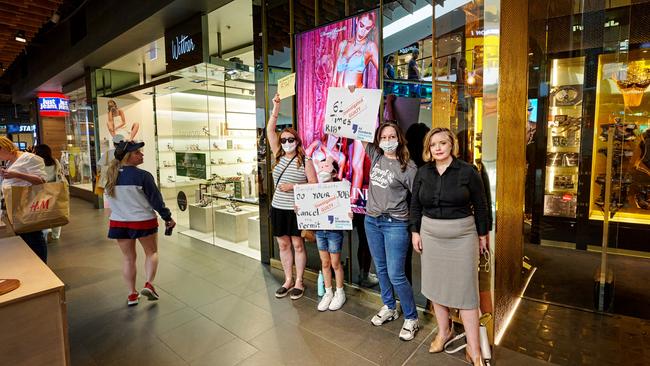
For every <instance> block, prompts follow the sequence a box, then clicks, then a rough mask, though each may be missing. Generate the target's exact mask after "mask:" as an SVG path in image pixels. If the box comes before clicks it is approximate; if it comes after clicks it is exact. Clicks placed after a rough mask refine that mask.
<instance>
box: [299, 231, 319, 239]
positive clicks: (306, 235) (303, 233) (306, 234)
mask: <svg viewBox="0 0 650 366" xmlns="http://www.w3.org/2000/svg"><path fill="white" fill-rule="evenodd" d="M300 237H301V238H303V239H305V240H306V241H311V242H315V241H316V235H315V234H314V231H313V230H302V231H300Z"/></svg>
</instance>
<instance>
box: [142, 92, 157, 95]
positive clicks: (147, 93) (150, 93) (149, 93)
mask: <svg viewBox="0 0 650 366" xmlns="http://www.w3.org/2000/svg"><path fill="white" fill-rule="evenodd" d="M144 93H145V94H146V95H154V94H156V93H154V92H144Z"/></svg>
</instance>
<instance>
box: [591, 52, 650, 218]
mask: <svg viewBox="0 0 650 366" xmlns="http://www.w3.org/2000/svg"><path fill="white" fill-rule="evenodd" d="M649 86H650V57H648V56H647V55H646V51H645V50H635V51H632V52H630V55H629V57H628V58H627V59H626V60H625V62H621V61H620V60H619V59H618V58H617V57H616V55H601V56H600V57H599V67H598V85H597V97H596V122H595V124H594V136H593V139H594V140H593V141H594V158H593V161H592V168H591V197H590V202H589V207H590V215H589V218H590V219H595V220H603V206H604V203H605V200H606V195H605V191H606V187H607V185H608V184H611V187H610V190H611V194H610V198H609V199H610V216H611V218H610V221H614V222H626V223H635V224H648V223H650V151H648V150H649V149H650V97H649V96H648V95H646V92H647V90H648V87H649ZM610 133H612V134H613V139H612V140H613V142H612V146H611V149H610V150H608V149H607V148H608V137H609V134H610ZM608 151H612V163H611V180H610V181H608V180H607V179H606V178H605V177H606V173H607V171H606V170H607V153H608Z"/></svg>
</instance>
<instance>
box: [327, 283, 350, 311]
mask: <svg viewBox="0 0 650 366" xmlns="http://www.w3.org/2000/svg"><path fill="white" fill-rule="evenodd" d="M345 300H346V298H345V291H344V290H343V289H342V288H337V289H336V293H334V298H333V299H332V301H331V302H330V306H329V309H330V310H331V311H336V310H338V309H340V308H341V307H343V304H345Z"/></svg>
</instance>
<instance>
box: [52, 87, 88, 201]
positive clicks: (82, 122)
mask: <svg viewBox="0 0 650 366" xmlns="http://www.w3.org/2000/svg"><path fill="white" fill-rule="evenodd" d="M67 96H68V97H69V98H70V102H69V103H70V104H69V106H70V114H69V115H68V116H66V117H65V137H66V143H65V144H64V145H63V146H60V149H61V157H60V162H61V167H62V169H63V172H64V174H65V175H66V176H67V177H68V179H69V182H70V184H71V185H74V186H76V187H79V188H82V189H85V190H88V191H92V181H93V174H92V168H91V166H92V164H91V154H90V151H91V148H92V146H91V145H92V140H93V139H94V136H95V132H94V124H93V123H92V121H91V120H90V116H91V113H90V112H91V108H90V106H89V105H88V104H87V103H86V90H85V88H80V89H78V90H75V91H73V92H71V93H69V94H68V95H67Z"/></svg>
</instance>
